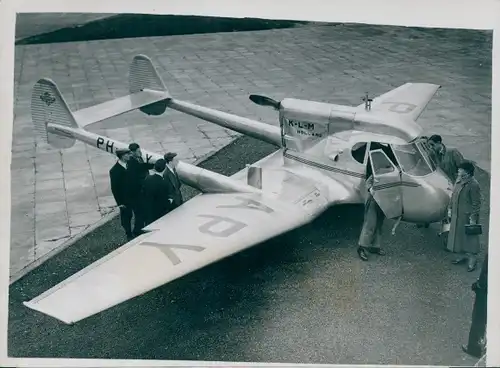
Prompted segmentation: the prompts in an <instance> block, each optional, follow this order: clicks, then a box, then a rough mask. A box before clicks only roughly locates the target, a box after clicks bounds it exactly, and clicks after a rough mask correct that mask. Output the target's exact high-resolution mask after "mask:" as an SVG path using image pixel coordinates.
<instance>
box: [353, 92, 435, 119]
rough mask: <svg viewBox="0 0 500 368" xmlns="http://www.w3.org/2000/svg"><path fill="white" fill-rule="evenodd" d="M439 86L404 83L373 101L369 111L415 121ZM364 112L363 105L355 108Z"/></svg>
mask: <svg viewBox="0 0 500 368" xmlns="http://www.w3.org/2000/svg"><path fill="white" fill-rule="evenodd" d="M440 87H441V86H439V85H437V84H429V83H406V84H403V85H402V86H400V87H398V88H395V89H393V90H391V91H389V92H387V93H384V94H383V95H380V96H378V97H376V98H374V99H373V101H372V105H371V111H372V112H377V113H382V114H385V115H387V116H392V117H396V118H400V117H408V118H411V119H412V120H413V121H416V120H417V119H418V118H419V116H420V115H421V114H422V112H423V111H424V109H425V108H426V107H427V105H428V104H429V102H430V101H431V100H432V98H433V97H434V95H435V94H436V92H437V90H438V89H439V88H440ZM357 109H359V110H363V111H364V110H365V103H363V104H361V105H359V106H357Z"/></svg>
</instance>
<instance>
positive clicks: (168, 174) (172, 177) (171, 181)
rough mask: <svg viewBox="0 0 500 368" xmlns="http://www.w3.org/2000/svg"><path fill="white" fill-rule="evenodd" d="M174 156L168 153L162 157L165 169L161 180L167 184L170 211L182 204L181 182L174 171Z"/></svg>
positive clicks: (174, 154) (175, 154)
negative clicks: (170, 201)
mask: <svg viewBox="0 0 500 368" xmlns="http://www.w3.org/2000/svg"><path fill="white" fill-rule="evenodd" d="M176 156H177V153H173V152H168V153H166V154H165V155H164V156H163V157H164V158H165V161H166V163H167V168H166V169H165V171H164V172H163V178H164V179H165V182H166V184H167V187H168V193H169V196H170V198H171V199H172V200H173V203H172V209H174V208H177V207H179V206H180V205H181V204H182V203H183V202H184V200H183V198H182V193H181V181H180V180H179V176H178V175H177V171H176V169H175V167H176V165H177V163H176V159H175V157H176Z"/></svg>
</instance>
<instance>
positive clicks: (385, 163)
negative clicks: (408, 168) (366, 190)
mask: <svg viewBox="0 0 500 368" xmlns="http://www.w3.org/2000/svg"><path fill="white" fill-rule="evenodd" d="M369 155H370V156H369V157H370V165H371V169H372V175H373V186H372V192H371V193H372V195H373V198H374V199H375V201H376V202H377V204H378V205H379V206H380V208H381V209H382V211H383V212H384V214H385V216H386V217H387V218H389V219H394V218H397V217H400V216H402V215H403V198H402V190H401V175H400V171H399V169H398V168H397V167H396V166H395V165H394V163H393V162H392V161H391V160H390V159H389V157H387V155H386V153H385V152H384V151H383V150H381V149H376V150H373V151H371V152H370V153H369Z"/></svg>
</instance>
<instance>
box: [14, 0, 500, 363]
mask: <svg viewBox="0 0 500 368" xmlns="http://www.w3.org/2000/svg"><path fill="white" fill-rule="evenodd" d="M486 3H488V4H489V2H487V1H486V2H485V4H486ZM306 5H307V4H302V6H304V7H305V6H306ZM219 6H220V5H219ZM294 6H295V5H294ZM117 9H118V8H117ZM165 9H167V10H165V11H164V12H163V13H162V14H153V13H151V12H146V11H144V12H143V13H139V12H137V13H131V12H126V13H125V12H120V11H116V12H114V13H110V12H44V13H40V12H18V13H17V15H15V40H14V46H13V52H14V55H12V59H13V68H14V69H13V75H12V77H11V78H13V80H12V83H13V84H12V85H13V99H12V101H13V106H11V109H12V111H13V115H12V119H13V120H12V131H11V133H9V137H11V146H9V147H10V156H9V157H10V198H11V201H10V219H11V220H10V250H9V253H8V254H9V257H8V259H9V262H8V263H7V261H6V262H5V263H4V264H5V265H6V267H8V268H9V271H8V273H9V275H10V276H9V285H8V291H6V292H8V308H6V310H7V309H8V312H6V313H8V323H7V331H6V335H7V352H6V356H8V357H9V359H12V362H14V361H15V360H16V359H20V358H39V359H45V358H47V359H48V358H50V359H56V358H57V359H59V358H63V359H70V358H71V359H75V358H76V359H119V360H163V361H189V362H191V364H197V363H201V362H207V361H217V362H222V363H230V362H245V363H286V364H332V365H333V364H342V365H347V364H356V365H360V364H379V365H441V366H474V365H475V366H485V365H486V360H487V359H488V366H489V365H490V361H489V358H488V355H487V352H488V348H490V349H492V343H491V341H490V342H489V341H488V339H487V325H488V324H487V321H488V320H489V316H487V309H488V308H487V305H488V300H489V298H488V259H489V258H491V256H489V251H488V247H489V245H490V244H493V243H494V241H493V240H492V234H490V205H491V206H492V205H493V203H492V201H490V187H491V186H492V185H493V184H491V175H492V172H491V170H492V168H493V167H495V165H493V164H492V156H493V154H492V152H493V151H492V148H496V145H495V143H494V142H493V139H492V106H493V105H494V103H493V102H492V81H493V68H492V66H493V60H494V59H493V44H494V42H493V40H494V38H493V36H494V32H493V29H492V27H491V26H485V27H484V28H483V29H477V28H476V29H468V28H465V27H456V28H450V27H439V26H437V25H436V26H433V27H430V26H414V25H412V26H409V25H390V24H370V23H368V22H366V21H364V22H363V23H361V22H352V21H349V22H348V21H329V22H327V21H318V20H304V19H294V18H293V17H290V18H287V19H285V18H286V17H285V16H283V17H282V18H280V19H267V18H263V17H255V16H253V15H252V16H250V15H248V16H244V17H227V16H217V15H215V14H216V13H214V15H208V14H207V15H199V14H195V15H190V14H174V13H169V12H168V6H166V5H165ZM450 17H451V15H450ZM332 19H333V18H332ZM495 35H496V34H495ZM4 124H8V121H5V122H4ZM5 149H6V150H7V147H5ZM6 180H7V179H6ZM491 227H492V226H491ZM7 241H8V240H7V239H6V241H5V242H6V244H7ZM6 254H7V253H6ZM490 279H491V277H490ZM496 288H498V287H496ZM489 303H490V310H491V305H492V303H491V301H489ZM490 314H491V313H490ZM488 336H489V335H488ZM61 362H64V360H61ZM58 364H61V363H58Z"/></svg>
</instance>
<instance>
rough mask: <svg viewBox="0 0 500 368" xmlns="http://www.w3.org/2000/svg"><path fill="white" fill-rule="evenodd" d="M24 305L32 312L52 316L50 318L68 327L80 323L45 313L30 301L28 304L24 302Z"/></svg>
mask: <svg viewBox="0 0 500 368" xmlns="http://www.w3.org/2000/svg"><path fill="white" fill-rule="evenodd" d="M23 305H24V306H25V307H27V308H29V309H31V310H34V311H37V312H39V313H42V314H45V315H47V316H50V317H52V318H55V319H57V320H59V321H61V322H63V323H65V324H67V325H73V324H75V322H78V321H77V320H68V319H65V318H61V317H60V316H56V315H54V314H52V313H48V312H47V311H44V310H42V309H41V308H39V307H38V306H37V303H33V301H31V300H30V301H27V302H23Z"/></svg>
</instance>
